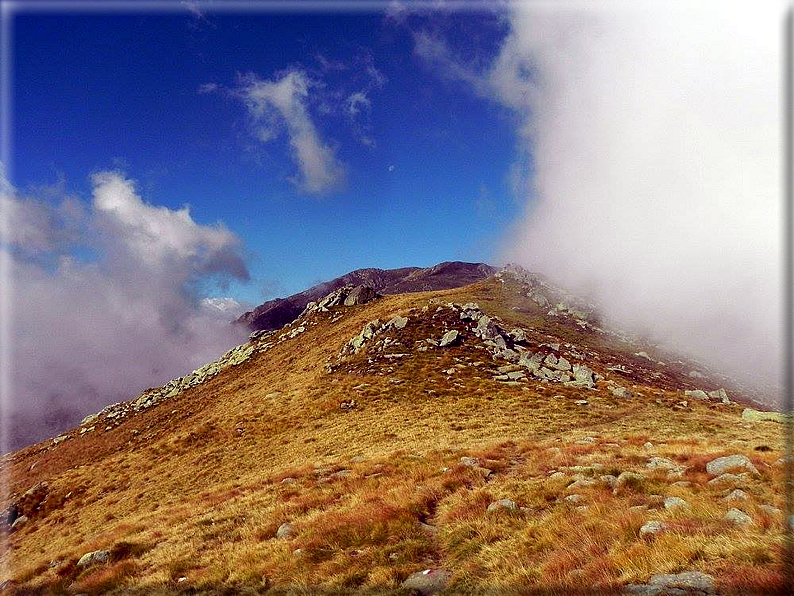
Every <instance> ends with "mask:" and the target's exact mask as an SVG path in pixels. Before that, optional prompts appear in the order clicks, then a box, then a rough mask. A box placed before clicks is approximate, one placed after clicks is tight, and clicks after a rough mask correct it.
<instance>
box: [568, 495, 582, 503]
mask: <svg viewBox="0 0 794 596" xmlns="http://www.w3.org/2000/svg"><path fill="white" fill-rule="evenodd" d="M565 500H566V501H568V502H569V503H574V504H576V503H581V502H582V501H583V500H584V499H583V498H582V495H568V496H567V497H565Z"/></svg>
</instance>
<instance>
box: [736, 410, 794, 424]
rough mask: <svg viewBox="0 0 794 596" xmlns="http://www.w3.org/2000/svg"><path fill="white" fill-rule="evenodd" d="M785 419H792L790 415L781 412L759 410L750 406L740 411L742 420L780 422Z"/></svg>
mask: <svg viewBox="0 0 794 596" xmlns="http://www.w3.org/2000/svg"><path fill="white" fill-rule="evenodd" d="M787 419H792V416H790V415H789V416H787V415H786V414H784V413H782V412H761V411H759V410H753V409H752V408H745V409H744V411H743V412H742V420H749V421H750V422H780V423H781V424H782V423H785V422H786V420H787Z"/></svg>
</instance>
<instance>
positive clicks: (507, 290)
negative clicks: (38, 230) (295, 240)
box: [2, 273, 783, 593]
mask: <svg viewBox="0 0 794 596" xmlns="http://www.w3.org/2000/svg"><path fill="white" fill-rule="evenodd" d="M560 301H562V302H560ZM472 302H474V303H476V305H477V306H476V307H475V306H474V305H472V304H470V303H472ZM557 304H560V306H559V307H557V306H556V305H557ZM464 305H467V306H464ZM483 316H486V317H487V318H488V319H489V321H485V322H484V320H483ZM376 320H377V322H375V321H376ZM369 323H371V324H369ZM368 324H369V325H368ZM450 331H457V332H458V335H457V337H454V338H452V336H453V335H454V334H449V333H448V332H450ZM445 337H446V339H447V341H449V345H444V346H443V347H442V345H440V344H443V343H446V342H444V341H442V340H443V339H444V338H445ZM450 338H452V339H451V340H450ZM351 340H353V341H352V343H351ZM428 340H430V341H428ZM237 353H245V354H246V358H240V359H239V363H236V364H234V365H229V366H227V367H225V368H219V370H218V371H217V372H216V373H213V376H207V377H206V379H205V380H203V381H202V382H197V383H196V384H195V385H192V386H189V385H190V383H187V382H183V386H184V387H185V388H184V389H180V388H179V387H182V385H180V386H176V385H175V387H177V389H174V390H170V391H168V392H163V393H162V395H170V394H171V393H173V395H170V396H169V397H164V398H163V399H159V400H157V401H156V402H155V403H152V404H151V405H149V406H148V407H141V408H138V409H137V410H136V409H135V407H133V405H132V404H135V403H139V402H138V401H136V400H133V401H132V402H130V404H127V405H124V406H119V408H117V409H116V410H109V412H106V413H103V414H102V415H100V416H99V417H98V418H96V419H94V420H90V421H89V422H88V423H87V425H90V426H84V428H86V427H89V428H90V427H92V428H93V430H91V431H87V432H86V431H85V430H84V431H83V432H82V434H81V432H80V429H75V430H74V431H72V432H71V433H69V434H68V437H67V438H62V439H60V440H59V442H58V443H57V444H53V441H48V442H45V443H42V444H39V445H36V446H33V447H30V448H28V449H25V450H23V451H20V452H18V453H16V454H12V455H11V456H9V457H6V458H5V459H4V462H3V466H4V468H3V469H4V471H5V473H6V474H8V477H9V479H10V486H11V492H12V495H11V496H10V498H9V499H7V500H6V503H4V505H3V506H5V505H6V504H9V503H11V502H12V501H13V502H18V503H21V510H20V512H21V513H25V514H26V517H27V518H28V520H27V521H25V522H24V523H21V524H17V526H15V528H14V529H13V531H11V532H10V533H9V534H8V541H7V548H6V549H5V551H4V553H3V562H4V564H5V565H6V569H8V571H7V575H8V579H11V580H13V583H11V584H8V586H7V589H8V590H11V591H13V590H21V589H37V588H40V589H42V590H49V591H52V590H55V591H62V592H65V593H100V592H108V591H113V590H117V591H119V592H120V593H121V592H124V593H129V592H131V591H139V592H140V593H154V592H156V591H162V592H164V593H170V592H176V591H182V590H193V591H196V590H198V591H201V590H206V591H207V592H208V593H209V592H212V591H213V590H217V589H218V588H219V587H221V586H227V587H231V588H233V589H240V588H242V587H243V586H246V587H249V588H251V589H253V590H256V591H261V592H264V591H266V590H267V589H272V588H279V589H292V588H295V589H298V588H301V587H304V588H306V587H309V586H322V587H326V588H345V589H364V588H366V589H377V590H398V589H401V588H400V585H401V583H402V582H403V581H404V580H405V579H406V578H407V577H409V576H410V575H411V574H412V573H414V572H416V571H421V570H424V569H438V570H444V571H445V572H449V577H448V579H447V580H446V584H447V586H448V589H449V590H454V589H455V588H456V587H457V588H459V589H464V590H465V589H474V588H483V587H515V586H518V585H532V586H549V585H568V586H593V585H598V586H603V587H617V586H623V585H626V584H630V583H634V584H643V583H645V582H647V581H648V580H649V579H650V578H651V576H652V575H654V574H661V573H677V572H681V571H700V572H702V573H706V574H708V575H709V576H710V577H711V578H712V579H713V580H714V585H715V586H716V588H715V589H719V588H720V586H729V585H747V584H752V585H754V586H759V585H760V586H766V587H768V586H770V585H774V584H776V583H779V581H780V577H779V573H778V565H779V560H780V552H779V544H780V541H781V537H782V518H783V514H782V513H781V512H779V511H776V510H775V508H782V494H780V491H779V488H780V486H781V482H782V475H783V470H782V468H781V466H780V465H779V463H778V460H779V459H780V457H781V455H782V442H781V432H780V429H781V427H780V425H779V424H777V423H775V422H749V421H745V420H743V419H742V418H741V414H742V411H743V409H744V407H745V406H744V405H737V404H735V403H727V404H726V403H723V402H722V399H721V398H720V397H719V394H717V393H715V394H714V396H713V398H709V396H708V395H701V394H690V395H685V394H684V391H686V390H690V391H692V390H704V391H706V392H713V391H717V390H719V389H720V387H721V385H722V383H721V382H719V381H718V380H716V379H713V378H710V376H709V374H708V372H707V371H703V370H702V369H699V370H696V371H695V372H696V373H697V374H698V375H700V374H703V375H705V377H699V376H697V375H696V376H693V375H692V372H693V370H695V369H694V368H693V366H692V365H691V364H689V363H685V362H680V361H676V360H671V359H670V358H669V355H667V354H659V353H656V352H654V350H653V349H652V348H651V347H649V346H640V345H636V344H633V343H630V342H627V341H625V338H621V337H620V336H618V335H615V334H610V333H607V332H605V331H603V330H601V329H600V328H599V327H598V322H597V321H596V320H595V319H594V317H593V316H592V314H591V313H590V312H588V310H587V308H586V307H584V306H582V305H578V304H573V303H572V302H568V301H566V300H565V297H564V296H563V297H561V296H560V295H558V294H555V293H554V291H553V289H551V288H549V287H547V286H544V285H542V284H538V283H535V282H533V281H532V280H531V279H528V278H527V277H526V276H522V275H513V274H510V273H503V274H501V275H499V276H497V277H493V278H489V279H488V280H486V281H483V282H480V283H477V284H474V285H471V286H467V287H464V288H459V289H455V290H447V291H439V292H426V293H418V294H404V295H395V296H387V297H383V298H379V299H377V300H374V301H372V302H369V303H367V304H364V305H360V306H351V307H345V306H341V305H337V306H331V307H329V308H327V309H326V308H315V309H313V310H312V309H310V310H309V311H308V312H306V313H305V314H304V315H303V316H302V317H300V318H299V319H298V320H296V321H294V322H293V323H291V324H290V325H288V326H287V327H285V328H283V329H281V330H279V331H276V332H273V333H271V334H265V335H261V336H259V337H258V338H257V339H255V340H252V343H251V344H249V346H247V347H243V348H242V349H241V351H239V352H237ZM638 353H639V354H640V355H637V354H638ZM539 359H540V360H539ZM563 361H564V362H563ZM566 367H567V368H566ZM549 371H550V372H549ZM574 371H577V372H574ZM588 371H589V373H588ZM588 374H589V375H590V376H588ZM549 377H551V378H549ZM202 378H203V377H202ZM191 382H192V381H191ZM589 385H592V388H590V387H589ZM726 389H727V390H728V391H727V395H728V396H729V398H730V400H731V401H735V400H736V399H738V398H740V396H738V395H735V394H734V392H733V391H732V389H731V388H730V387H726ZM700 397H705V399H700ZM715 398H716V399H715ZM147 403H148V402H147ZM114 412H123V414H119V415H117V416H115V415H114V417H112V418H108V416H109V414H113V413H114ZM724 455H744V456H746V458H747V460H748V462H749V464H750V467H752V470H751V469H750V468H748V467H747V466H746V465H745V464H742V465H743V466H744V467H742V466H739V467H738V468H736V467H734V469H730V470H728V472H729V473H730V474H731V475H732V477H726V478H722V475H721V474H715V473H710V471H709V470H708V469H707V464H708V463H709V462H711V461H713V460H715V459H716V458H718V457H720V456H724ZM461 458H472V459H461ZM653 458H656V459H653ZM742 461H744V460H742ZM632 474H633V475H632ZM715 478H718V479H720V478H721V480H719V481H718V482H714V479H715ZM42 482H46V483H47V486H46V487H42V486H41V485H40V483H42ZM36 486H38V489H36V490H34V491H33V493H32V494H31V495H28V497H27V498H26V499H27V500H25V498H22V499H21V497H22V495H23V493H25V492H26V491H28V490H30V489H31V488H33V487H36ZM736 489H739V490H740V491H741V493H735V492H734V491H735V490H736ZM573 495H577V496H576V497H575V498H570V497H572V496H573ZM731 495H732V496H731ZM729 496H730V498H729V499H727V500H726V497H729ZM670 497H678V498H680V499H682V500H683V501H684V502H685V505H680V504H679V505H680V506H675V505H671V503H677V502H676V501H670V500H669V498H670ZM499 499H508V500H509V502H510V503H512V504H513V505H509V504H503V505H504V506H502V507H500V506H498V505H497V506H495V507H491V511H488V508H489V505H490V504H491V503H493V502H495V501H498V500H499ZM666 500H667V506H666V505H665V502H666ZM733 508H736V509H739V510H740V511H741V512H743V513H744V514H745V515H747V516H748V517H749V518H750V522H749V523H746V524H744V525H742V524H741V523H740V521H743V520H740V521H731V520H730V519H729V520H726V519H724V518H725V515H726V513H727V512H728V511H729V510H731V509H733ZM650 521H658V522H660V526H661V528H662V529H661V530H660V531H658V532H656V533H649V532H647V531H642V532H641V529H642V528H643V527H646V529H647V526H646V524H647V523H648V522H650ZM284 524H288V525H284ZM279 529H281V531H280V532H279ZM277 533H278V534H279V535H280V537H277ZM94 551H99V553H100V554H99V555H98V556H97V558H96V560H90V561H88V562H87V561H86V560H85V559H83V561H82V562H81V564H79V565H78V561H79V560H80V559H81V557H83V555H85V554H86V553H90V552H94ZM105 551H106V552H105ZM89 559H90V557H89ZM2 579H6V578H2Z"/></svg>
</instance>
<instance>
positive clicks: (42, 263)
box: [0, 172, 248, 452]
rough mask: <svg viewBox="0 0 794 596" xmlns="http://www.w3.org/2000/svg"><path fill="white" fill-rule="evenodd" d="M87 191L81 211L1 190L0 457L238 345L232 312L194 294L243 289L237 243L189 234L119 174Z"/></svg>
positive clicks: (221, 231)
mask: <svg viewBox="0 0 794 596" xmlns="http://www.w3.org/2000/svg"><path fill="white" fill-rule="evenodd" d="M91 181H92V187H93V196H92V201H91V202H90V204H86V203H85V201H82V200H79V199H77V198H75V197H72V196H69V195H68V194H63V195H62V196H59V197H57V198H53V197H52V196H30V195H22V194H20V193H18V192H16V191H15V190H14V189H11V188H10V187H9V186H8V185H7V184H6V185H5V189H6V190H5V192H4V193H3V195H2V196H1V197H0V200H1V201H3V204H2V205H1V206H2V207H3V210H4V213H5V214H6V216H7V219H8V222H7V223H8V234H7V237H6V238H5V240H6V245H5V248H2V250H4V251H5V252H6V254H5V255H4V258H7V259H9V260H10V272H11V280H10V282H11V287H12V292H11V296H12V298H11V299H12V303H11V305H10V306H11V312H12V318H11V319H12V320H11V342H10V371H11V378H10V384H9V386H8V387H4V388H3V399H4V413H5V416H4V419H3V425H4V428H3V431H4V432H3V435H4V436H3V444H2V445H0V447H2V450H3V451H4V452H5V451H8V450H10V449H16V448H19V447H21V446H23V445H26V444H29V443H31V442H35V441H37V440H41V439H43V438H46V437H48V436H53V435H55V434H58V433H59V432H61V431H63V430H65V429H67V428H70V427H71V426H73V425H75V424H77V423H79V422H80V420H81V418H82V417H83V416H85V415H86V414H89V413H93V412H96V411H98V410H100V409H102V408H103V407H104V406H106V405H108V404H111V403H114V402H117V401H121V400H126V399H130V398H132V397H135V396H136V395H137V394H138V393H139V392H140V391H142V390H143V389H146V388H148V387H153V386H158V385H160V384H163V383H165V382H166V381H168V380H169V379H171V378H174V377H176V376H180V375H183V374H186V373H189V372H190V371H191V370H193V369H195V368H197V367H198V366H200V365H202V364H204V363H206V362H209V361H211V360H214V359H216V358H217V357H218V356H220V355H221V354H222V353H223V352H224V351H226V350H227V349H228V348H230V347H231V346H233V345H236V344H238V343H241V342H242V341H243V340H244V339H245V336H246V333H245V331H244V330H242V329H240V328H238V327H237V326H233V325H231V324H230V321H231V320H232V319H233V318H234V317H235V315H237V314H239V313H238V312H235V306H236V307H241V305H237V304H236V303H234V302H233V301H229V300H223V299H221V300H218V299H215V300H213V299H208V298H206V297H203V296H202V293H201V292H199V288H201V287H205V288H206V287H214V288H221V289H222V288H223V284H225V283H228V281H229V280H232V279H238V280H246V279H248V271H247V269H246V265H245V262H244V260H243V257H242V256H241V243H240V241H239V239H238V238H237V237H236V236H235V235H234V234H233V233H232V232H230V231H229V230H227V229H226V228H224V227H223V226H222V225H220V224H218V225H213V226H206V225H200V224H198V223H196V222H195V221H194V220H193V218H192V216H191V214H190V211H189V209H188V208H187V207H184V208H182V209H178V210H172V209H168V208H166V207H159V206H155V205H151V204H149V203H147V202H145V201H144V200H143V199H142V198H141V197H140V196H139V194H138V193H137V191H136V188H135V183H134V181H132V180H131V179H129V178H127V177H125V176H124V175H123V174H121V173H119V172H100V173H97V174H95V175H94V176H92V179H91ZM45 194H47V193H45ZM50 194H51V193H50Z"/></svg>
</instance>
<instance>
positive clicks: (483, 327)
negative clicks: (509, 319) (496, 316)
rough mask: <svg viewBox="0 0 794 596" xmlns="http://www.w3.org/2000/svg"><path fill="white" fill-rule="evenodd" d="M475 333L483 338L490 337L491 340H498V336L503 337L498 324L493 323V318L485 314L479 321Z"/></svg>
mask: <svg viewBox="0 0 794 596" xmlns="http://www.w3.org/2000/svg"><path fill="white" fill-rule="evenodd" d="M474 334H475V335H476V336H477V337H479V338H480V339H483V340H486V339H489V340H491V341H494V340H496V338H501V337H502V336H501V335H500V334H499V331H498V330H497V328H496V325H494V324H493V322H492V321H491V318H490V317H488V316H483V317H481V318H480V320H479V321H478V322H477V326H476V327H475V328H474ZM502 341H504V340H502ZM503 347H504V346H503Z"/></svg>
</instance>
